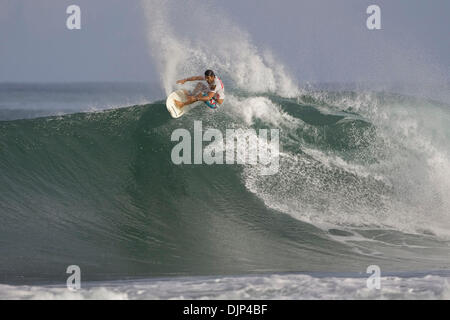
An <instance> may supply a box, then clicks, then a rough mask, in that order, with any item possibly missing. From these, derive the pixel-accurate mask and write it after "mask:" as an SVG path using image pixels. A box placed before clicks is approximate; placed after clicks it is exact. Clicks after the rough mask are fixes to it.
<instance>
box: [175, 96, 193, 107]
mask: <svg viewBox="0 0 450 320" xmlns="http://www.w3.org/2000/svg"><path fill="white" fill-rule="evenodd" d="M195 101H197V99H196V98H195V97H194V96H187V100H186V101H185V102H181V101H178V100H173V102H175V105H176V106H177V107H178V108H180V109H181V108H183V107H185V106H187V105H190V104H192V103H194V102H195Z"/></svg>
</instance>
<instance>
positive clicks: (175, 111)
mask: <svg viewBox="0 0 450 320" xmlns="http://www.w3.org/2000/svg"><path fill="white" fill-rule="evenodd" d="M174 100H178V101H181V102H185V101H186V100H187V97H186V94H185V93H184V91H183V90H177V91H174V92H172V93H171V94H170V95H169V96H168V97H167V100H166V107H167V110H168V111H169V113H170V115H171V116H172V118H179V117H181V116H182V115H183V114H185V113H186V112H187V111H189V110H190V109H192V108H194V107H196V106H198V105H200V104H202V103H203V102H201V101H199V102H194V103H192V104H190V105H187V106H185V107H183V108H181V109H180V108H178V107H177V106H176V104H175V101H174Z"/></svg>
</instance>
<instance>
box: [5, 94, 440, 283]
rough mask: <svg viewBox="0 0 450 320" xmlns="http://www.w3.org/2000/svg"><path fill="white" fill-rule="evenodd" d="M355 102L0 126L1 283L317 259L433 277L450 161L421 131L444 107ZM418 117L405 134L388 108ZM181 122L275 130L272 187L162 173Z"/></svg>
mask: <svg viewBox="0 0 450 320" xmlns="http://www.w3.org/2000/svg"><path fill="white" fill-rule="evenodd" d="M356 97H357V98H356ZM370 97H371V98H369V95H366V94H361V95H356V96H354V95H353V94H349V93H345V92H342V93H340V94H336V93H333V94H329V95H328V96H327V94H325V93H323V92H321V93H317V94H312V95H309V96H299V97H297V98H285V97H280V96H275V95H272V94H266V95H259V96H258V95H256V96H255V95H253V96H252V95H250V96H249V95H239V94H236V93H230V95H229V100H227V103H226V104H224V105H223V107H221V109H220V110H219V111H218V112H214V111H212V110H209V109H207V108H201V107H197V108H195V109H193V110H191V111H190V112H189V113H187V114H186V115H185V116H184V117H182V118H181V119H178V120H173V119H171V118H170V117H169V116H168V114H167V110H166V108H165V105H164V104H163V103H162V102H155V103H153V104H149V105H143V106H133V107H129V108H120V109H114V110H108V111H104V112H94V113H77V114H71V115H64V116H56V117H46V118H38V119H28V120H15V121H4V122H0V176H1V182H2V183H0V211H1V217H0V218H1V221H2V223H1V224H0V232H1V233H2V243H3V245H2V255H1V258H0V259H1V262H2V263H1V264H0V265H1V272H0V274H2V276H3V280H4V281H7V282H12V283H21V282H30V281H32V282H33V281H57V280H62V279H64V277H65V274H64V271H65V268H66V267H67V266H68V265H72V264H76V265H80V267H81V269H82V270H83V272H84V274H85V275H86V278H85V279H86V280H89V279H90V280H101V279H126V278H129V277H143V276H144V277H146V276H161V275H205V274H240V273H249V272H250V273H252V272H285V271H298V270H309V271H329V270H327V269H328V267H327V266H324V265H323V262H322V261H323V259H330V258H332V259H333V261H334V262H335V263H334V265H333V268H334V270H333V271H336V272H339V271H341V272H344V271H345V272H346V271H349V270H353V271H358V270H365V268H366V267H367V265H370V264H373V263H374V262H377V263H378V264H381V265H382V266H385V267H386V268H390V270H394V271H400V270H419V269H433V268H438V267H439V266H440V265H442V263H446V258H445V257H448V254H447V252H446V250H447V249H446V248H447V247H448V246H447V242H446V235H447V234H448V230H449V229H448V224H446V223H448V220H447V219H448V217H447V212H448V210H447V208H448V202H447V201H448V200H447V199H446V198H445V197H444V195H445V194H448V189H446V188H448V183H447V179H445V178H444V177H445V176H446V174H447V172H448V171H446V170H448V168H449V162H448V159H449V158H448V149H446V148H447V145H446V144H443V145H440V144H439V143H440V141H441V140H439V138H444V137H441V136H431V135H432V134H445V133H446V131H445V130H446V129H445V127H442V128H436V125H438V122H437V121H435V120H437V118H439V119H440V121H442V123H445V121H446V120H447V119H448V118H445V117H448V115H449V114H448V109H446V107H445V106H441V105H432V103H431V102H426V101H425V102H423V101H422V102H420V103H418V102H417V101H415V100H414V99H407V98H405V97H402V98H399V97H397V96H395V95H393V96H389V95H387V94H381V95H380V94H379V95H376V94H372V95H371V96H370ZM363 98H364V99H365V100H364V99H363ZM370 99H372V100H370ZM369 101H371V102H370V103H371V104H372V108H375V107H376V108H377V111H376V112H375V111H374V110H373V109H372V108H370V107H369V106H364V104H365V103H369ZM405 101H408V103H407V104H405ZM424 105H426V111H425V110H423V114H421V116H422V117H421V118H417V119H415V121H417V122H419V121H420V122H422V123H425V124H428V125H431V124H432V125H433V126H432V127H427V126H425V125H422V126H417V127H415V128H416V130H409V131H408V128H409V127H407V126H406V124H408V123H409V124H411V122H412V121H414V118H413V117H414V116H415V114H414V113H411V112H408V113H405V112H402V108H403V109H405V108H408V110H411V109H414V108H415V109H416V110H417V112H418V113H419V112H422V111H420V110H421V109H420V108H422V107H423V106H424ZM364 108H366V109H364ZM430 108H433V111H434V112H435V113H432V112H430ZM383 113H386V114H389V115H390V116H389V117H387V118H386V119H389V120H386V121H385V122H382V121H381V120H379V118H383V116H380V115H382V114H383ZM268 114H270V117H269V116H267V115H268ZM400 115H402V116H400ZM395 117H396V119H397V121H394V118H395ZM427 117H430V119H427ZM195 120H201V121H202V123H203V128H204V130H206V129H207V128H216V129H219V130H221V131H222V132H225V130H226V129H227V128H253V129H256V130H258V129H261V128H279V129H280V132H281V133H280V146H281V155H280V168H279V172H278V174H275V175H269V176H262V175H260V174H258V172H259V171H258V166H252V165H238V164H233V165H205V164H203V165H175V164H173V163H172V161H171V150H172V148H173V147H174V145H175V144H176V142H172V141H171V134H172V132H173V131H174V130H175V129H178V128H185V129H187V130H188V131H190V132H193V125H194V121H195ZM428 120H429V121H430V122H427V121H428ZM377 121H380V122H377ZM388 121H389V122H388ZM388 123H391V124H394V123H395V125H392V127H390V126H389V125H388ZM419 133H420V134H419ZM427 134H430V136H427ZM447 134H448V133H447ZM431 137H433V138H434V139H431ZM442 141H444V140H442ZM419 142H420V143H421V144H420V145H417V143H419ZM425 221H426V224H425ZM424 248H426V250H424ZM306 257H308V258H307V259H306ZM0 280H1V279H0Z"/></svg>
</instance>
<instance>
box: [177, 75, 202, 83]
mask: <svg viewBox="0 0 450 320" xmlns="http://www.w3.org/2000/svg"><path fill="white" fill-rule="evenodd" d="M201 80H205V77H203V76H194V77H190V78H186V79H181V80H178V81H177V83H178V84H184V83H185V82H186V81H201Z"/></svg>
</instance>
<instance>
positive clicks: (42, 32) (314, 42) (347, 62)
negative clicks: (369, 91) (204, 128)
mask: <svg viewBox="0 0 450 320" xmlns="http://www.w3.org/2000/svg"><path fill="white" fill-rule="evenodd" d="M192 1H194V0H191V2H192ZM202 1H203V2H204V3H208V6H209V7H210V8H211V9H212V10H214V11H215V12H216V13H219V14H223V16H224V19H228V20H231V21H232V22H234V23H235V24H237V25H239V26H240V28H241V29H243V30H245V31H246V32H248V33H249V35H250V37H251V40H252V42H253V43H254V44H255V45H256V46H257V47H258V48H260V49H261V50H263V49H265V48H269V49H270V50H271V51H272V52H273V53H274V54H275V56H276V57H278V58H279V59H280V60H281V61H282V62H283V64H284V65H285V66H286V67H287V69H288V70H290V71H291V72H292V73H293V75H294V76H295V77H297V78H298V79H300V80H302V81H311V82H329V81H330V82H333V81H340V82H351V81H375V82H383V81H386V80H388V79H389V80H390V81H393V82H395V81H398V82H408V81H412V82H414V81H416V82H422V81H429V82H430V84H431V83H434V82H441V81H448V80H449V78H448V77H449V76H448V75H449V74H450V67H449V66H450V41H449V38H450V37H449V33H450V32H449V31H450V19H449V17H448V15H449V13H450V1H448V0H433V1H425V0H395V1H393V0H371V1H366V0H339V1H337V0H281V1H261V0H226V1H218V0H208V1H207V0H198V1H197V3H202ZM169 2H170V1H169ZM188 2H189V1H188ZM177 3H178V2H177V1H172V5H177ZM71 4H77V5H79V6H80V7H81V10H82V29H81V30H77V31H69V30H67V28H66V19H67V16H68V15H67V14H66V12H65V11H66V8H67V6H69V5H71ZM371 4H377V5H379V6H380V7H381V19H382V20H381V21H382V22H381V23H382V30H376V31H369V30H368V29H367V28H366V19H367V17H368V15H367V14H366V8H367V7H368V6H369V5H371ZM188 8H192V10H195V6H194V7H193V6H190V7H188ZM186 13H189V12H186ZM173 23H175V24H176V23H177V22H176V21H174V22H173ZM217 23H218V24H220V23H221V22H220V20H219V21H217ZM206 27H207V26H205V28H206ZM146 28H147V27H146V24H145V18H144V14H143V12H142V8H141V6H140V1H139V0H126V1H125V0H71V1H66V0H58V1H55V0H34V1H29V0H0V81H1V82H60V81H63V82H70V81H105V80H106V81H155V80H156V81H157V79H158V75H157V72H156V67H155V65H154V63H153V61H152V58H151V56H150V54H149V49H148V45H147V42H146V40H147V38H146V34H147V32H148V30H146ZM218 36H220V35H218ZM155 49H156V48H152V50H155Z"/></svg>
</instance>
